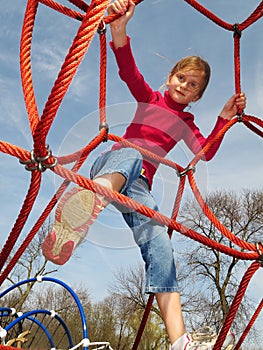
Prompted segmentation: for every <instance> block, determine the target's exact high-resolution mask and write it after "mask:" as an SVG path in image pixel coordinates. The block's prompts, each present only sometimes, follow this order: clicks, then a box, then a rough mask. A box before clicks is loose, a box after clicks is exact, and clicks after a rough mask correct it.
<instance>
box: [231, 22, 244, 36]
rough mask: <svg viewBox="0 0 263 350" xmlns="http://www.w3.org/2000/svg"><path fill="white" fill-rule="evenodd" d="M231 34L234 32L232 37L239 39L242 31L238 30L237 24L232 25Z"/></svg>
mask: <svg viewBox="0 0 263 350" xmlns="http://www.w3.org/2000/svg"><path fill="white" fill-rule="evenodd" d="M233 32H234V35H233V36H234V37H235V36H237V37H238V38H241V35H242V31H241V30H240V29H239V24H238V23H235V24H233Z"/></svg>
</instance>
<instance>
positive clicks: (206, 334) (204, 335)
mask: <svg viewBox="0 0 263 350" xmlns="http://www.w3.org/2000/svg"><path fill="white" fill-rule="evenodd" d="M191 338H192V339H193V341H197V342H200V343H202V342H205V341H209V342H211V341H213V340H215V339H217V335H216V333H214V331H213V330H212V328H211V327H209V326H205V327H201V328H199V329H197V330H196V331H194V332H192V333H191Z"/></svg>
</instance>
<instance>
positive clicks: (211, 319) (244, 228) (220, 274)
mask: <svg viewBox="0 0 263 350" xmlns="http://www.w3.org/2000/svg"><path fill="white" fill-rule="evenodd" d="M205 201H206V203H207V204H208V206H209V208H210V209H211V211H212V212H213V213H214V215H215V216H216V217H217V218H218V219H219V221H220V222H221V223H222V224H224V225H225V227H226V228H228V229H229V230H230V231H231V232H232V233H234V234H235V235H236V236H238V237H240V238H241V239H243V240H245V241H247V242H250V243H255V242H262V240H263V192H261V191H249V190H244V191H242V193H241V194H240V195H237V194H235V193H234V192H226V191H217V192H215V193H211V194H209V195H208V196H207V197H206V199H205ZM178 220H180V221H181V222H182V223H183V224H184V225H185V226H187V227H189V228H191V229H193V230H195V231H197V232H199V233H201V234H203V235H204V236H206V237H209V238H210V239H212V240H214V241H216V242H220V243H222V244H224V245H227V246H229V247H231V248H233V247H234V245H233V243H232V242H231V241H230V240H228V239H227V238H226V237H224V236H223V235H222V234H221V232H220V231H218V230H217V229H216V228H215V227H214V226H213V225H212V224H211V222H210V220H209V219H208V218H207V217H206V215H205V214H204V213H203V211H202V209H201V208H200V206H199V205H198V204H197V202H195V201H194V200H191V201H188V202H186V203H185V205H184V206H183V207H182V210H181V212H180V215H179V218H178ZM179 246H180V247H181V246H182V244H180V243H179ZM234 248H235V249H237V250H238V249H239V250H241V248H239V247H234ZM175 249H176V251H177V254H178V264H179V266H180V267H179V276H180V279H181V280H182V281H184V282H183V286H184V288H183V301H184V306H183V309H184V312H185V314H186V319H187V323H188V325H189V326H190V327H192V328H198V327H199V326H201V325H204V324H209V325H210V326H212V327H213V328H214V329H215V330H216V331H219V329H220V328H221V326H222V323H223V322H224V320H225V318H226V316H227V312H228V309H229V306H230V303H231V302H232V300H233V298H234V296H235V294H236V291H237V288H238V286H239V284H240V280H241V277H242V275H243V273H244V271H245V269H246V268H247V267H248V263H247V262H244V261H241V260H240V261H239V260H237V259H236V258H234V257H231V256H227V255H225V254H222V253H220V252H219V251H217V250H216V249H213V248H209V247H206V246H204V245H201V244H199V243H195V242H193V241H189V240H188V239H183V248H181V249H180V250H179V249H178V245H177V244H175ZM253 310H255V304H254V302H253V301H252V300H250V299H249V298H248V297H247V296H246V297H245V298H244V300H243V303H242V304H241V306H240V308H239V310H238V313H237V315H236V318H235V321H234V325H233V328H234V329H235V332H236V333H237V334H238V333H241V332H242V331H243V330H244V328H245V326H246V325H247V322H248V321H247V320H249V319H250V317H251V313H252V311H253ZM253 335H254V338H255V333H254V334H253ZM256 338H257V339H258V334H257V337H256Z"/></svg>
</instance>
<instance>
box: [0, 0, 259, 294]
mask: <svg viewBox="0 0 263 350" xmlns="http://www.w3.org/2000/svg"><path fill="white" fill-rule="evenodd" d="M60 2H61V3H63V4H65V5H67V6H69V7H70V6H71V7H72V8H74V7H73V6H72V5H70V4H69V3H68V1H60ZM200 3H201V4H203V5H204V6H205V7H207V8H209V9H210V10H211V11H213V12H214V13H215V14H216V15H217V16H219V17H221V18H222V19H224V20H225V21H227V22H229V23H238V22H242V21H243V20H244V19H245V18H247V17H248V15H249V14H250V13H251V12H252V11H253V10H254V9H255V8H256V6H257V5H258V4H259V0H258V1H255V0H250V1H245V0H231V1H229V0H222V1H220V2H219V1H216V0H209V1H208V0H206V1H204V0H202V1H200ZM25 6H26V1H24V0H22V1H21V0H12V1H3V0H1V13H0V18H1V32H0V95H1V109H0V122H1V128H0V139H1V140H3V141H7V142H10V143H13V144H16V145H18V146H20V147H23V148H25V149H27V150H31V148H32V138H31V133H30V128H29V125H28V120H27V114H26V111H25V106H24V101H23V94H22V89H21V80H20V67H19V40H20V35H21V28H22V23H23V16H24V11H25ZM79 25H80V23H79V22H78V21H75V20H73V19H71V18H68V17H65V16H63V15H62V14H59V13H57V12H55V11H53V10H51V9H49V8H47V7H45V6H44V5H42V4H39V8H38V13H37V17H36V25H35V28H34V35H33V45H32V71H33V82H34V87H35V95H36V100H37V103H38V110H39V113H40V114H41V113H42V110H43V107H44V105H45V103H46V100H47V97H48V95H49V93H50V90H51V88H52V86H53V83H54V81H55V79H56V77H57V74H58V72H59V70H60V67H61V65H62V63H63V61H64V57H65V55H66V53H67V51H68V49H69V47H70V44H71V42H72V40H73V38H74V36H75V34H76V32H77V30H78V28H79ZM262 25H263V23H262V20H259V21H258V22H256V23H255V24H253V25H252V26H251V27H249V28H248V29H246V30H245V31H244V33H243V35H242V40H241V85H242V90H243V91H245V92H246V95H247V109H246V114H248V115H253V116H257V117H259V118H262V115H263V103H262V94H263V80H262V75H263V60H262V57H263V44H262ZM128 33H129V35H130V36H131V43H132V48H133V51H134V55H135V58H136V61H137V64H138V66H139V68H140V70H141V72H142V73H143V74H144V76H145V79H146V80H147V81H148V82H149V83H150V85H151V86H152V87H153V88H154V89H159V87H160V86H161V85H162V84H163V83H164V82H165V81H166V77H167V75H168V74H169V70H170V68H171V66H172V65H173V64H174V63H175V62H176V61H177V60H178V59H180V58H181V57H183V56H187V55H196V54H197V55H200V56H202V57H204V58H205V59H206V60H207V61H208V62H209V63H210V65H211V68H212V77H211V82H210V84H209V87H208V89H207V91H206V93H205V94H204V97H203V98H202V100H201V101H199V102H198V103H196V104H195V105H192V106H191V112H192V113H193V114H194V115H195V119H196V123H197V124H198V125H199V127H200V129H201V131H202V133H203V134H204V135H207V134H208V133H209V131H210V130H211V128H212V127H213V125H214V123H215V120H216V117H217V115H218V114H219V113H220V111H221V109H222V107H223V105H224V103H225V102H226V101H227V100H228V98H229V97H230V96H231V95H232V94H233V93H234V72H233V35H232V32H228V31H226V30H224V29H222V28H220V27H218V26H217V25H216V24H214V23H213V22H211V21H210V20H208V19H207V18H206V17H204V16H203V15H201V14H199V13H198V12H197V11H196V10H194V9H193V8H192V7H190V6H189V5H188V4H187V3H186V2H185V1H183V0H176V1H175V0H165V1H164V0H157V1H147V0H145V1H144V2H142V3H141V4H140V5H138V6H137V7H136V11H135V15H134V17H133V18H132V19H131V21H130V23H129V24H128ZM107 39H108V40H109V39H110V33H109V30H108V32H107ZM98 40H99V38H98V36H97V35H96V36H95V37H94V39H93V41H92V43H91V46H90V48H89V50H88V52H87V55H86V56H85V59H84V60H83V62H82V64H81V66H80V68H79V70H78V72H77V74H76V76H75V78H74V80H73V82H72V84H71V86H70V88H69V90H68V92H67V94H66V96H65V98H64V100H63V103H62V105H61V108H60V109H59V111H58V113H57V116H56V119H55V121H54V123H53V125H52V128H51V130H50V133H49V135H48V140H47V141H48V143H49V145H50V146H51V149H52V151H53V154H54V155H65V154H68V153H71V152H73V151H75V150H77V149H79V148H80V147H82V146H84V145H85V144H86V143H87V142H88V141H89V140H91V139H92V138H93V137H94V136H95V135H96V134H97V132H98V126H99V119H98V112H97V109H98V91H99V87H98V82H99V80H98V79H99V64H98V57H99V45H98ZM107 71H108V75H107V87H108V88H107V106H108V108H107V116H108V117H107V118H108V123H109V125H110V132H111V133H115V134H118V135H121V134H122V132H123V130H124V129H125V127H126V126H127V124H128V123H129V121H130V120H131V118H132V115H133V111H134V108H135V104H134V101H133V99H132V97H131V95H130V93H129V92H128V90H127V88H126V87H125V86H124V85H123V83H122V82H121V81H120V79H119V78H118V75H117V69H116V63H115V60H114V57H113V54H112V52H111V51H110V49H109V47H108V68H107ZM109 146H110V145H109V144H103V145H102V146H101V147H100V148H99V150H97V151H95V152H93V153H92V154H91V156H90V158H89V159H88V161H87V164H85V166H84V167H83V169H81V171H80V173H81V174H83V175H85V176H88V174H89V168H90V165H91V164H92V161H93V160H94V159H95V157H96V156H97V155H98V154H99V153H100V152H101V151H102V150H103V149H105V148H106V147H109ZM262 151H263V147H262V139H260V137H258V136H257V135H255V134H253V133H252V132H251V131H250V130H248V129H247V128H246V127H245V126H244V125H243V124H236V125H235V126H234V127H233V128H232V129H231V130H230V131H229V132H228V133H227V135H226V136H225V138H224V141H223V144H222V146H221V148H220V150H219V152H218V153H217V155H216V156H215V157H214V159H213V160H212V161H210V162H209V163H200V164H198V167H197V172H196V179H197V183H198V185H199V186H200V189H201V192H202V194H203V195H205V193H206V192H207V191H213V190H216V189H229V190H235V191H240V190H241V189H243V188H249V189H262V184H263V180H262V172H263V162H262ZM168 157H169V159H173V160H174V161H175V162H176V163H179V164H181V165H182V166H186V165H187V164H188V162H189V160H190V159H191V158H192V155H191V154H190V152H189V151H188V150H187V149H186V147H185V146H184V145H183V144H179V145H178V146H177V148H176V149H175V150H174V151H172V152H171V153H170V154H169V156H168ZM0 162H1V171H0V181H1V187H0V194H1V199H2V200H1V216H0V232H1V237H0V243H1V245H2V244H4V242H5V240H6V238H7V237H8V234H9V232H10V230H11V228H12V226H13V224H14V222H15V219H16V217H17V215H18V213H19V210H20V208H21V205H22V203H23V200H24V198H25V194H26V192H27V189H28V185H29V179H30V174H29V173H28V172H27V171H25V170H24V168H23V167H22V166H21V165H20V164H19V162H18V160H17V159H15V158H13V157H11V156H8V155H4V154H0ZM60 183H61V179H59V178H58V177H56V176H54V175H53V173H52V172H50V171H47V172H45V173H44V174H43V182H42V186H41V191H40V194H39V197H38V201H37V203H36V205H35V207H34V210H33V212H32V214H31V216H30V219H29V223H28V225H27V227H26V228H25V230H24V231H23V233H22V236H23V235H24V236H25V235H26V233H27V230H28V229H29V228H31V226H32V223H34V222H35V220H36V218H38V216H39V215H40V214H41V212H42V210H43V209H44V207H45V205H46V204H47V203H48V201H49V200H50V198H51V196H52V194H53V193H54V192H55V190H56V188H57V187H58V186H59V184H60ZM177 185H178V180H177V178H176V177H175V176H174V174H172V173H170V171H169V170H167V169H164V168H160V171H159V173H158V174H157V177H156V180H155V183H154V187H153V194H154V195H155V196H156V197H157V200H158V202H159V203H160V208H161V210H162V212H163V213H165V214H167V215H170V212H171V205H172V204H171V203H172V201H173V198H174V194H175V191H176V189H177ZM190 195H191V192H190V190H189V188H186V191H185V198H186V197H187V196H190ZM52 215H53V213H52ZM24 236H23V237H24ZM178 239H179V238H178ZM140 261H141V258H140V254H139V252H138V249H137V247H136V246H135V245H134V242H133V239H132V236H131V233H130V231H129V230H128V229H127V228H126V227H125V226H124V224H123V223H122V219H121V217H120V216H119V214H118V213H117V212H116V210H114V209H113V208H112V207H108V208H107V209H106V210H105V211H104V212H103V214H102V215H101V217H100V218H99V219H98V221H97V222H96V223H95V224H94V226H93V227H92V228H91V230H90V233H89V235H88V239H87V241H86V242H85V244H83V245H82V246H81V247H80V248H79V249H78V250H77V252H76V256H74V257H73V258H72V260H71V261H70V263H68V264H66V265H65V266H63V267H61V268H60V269H59V272H58V273H57V275H56V276H57V277H58V278H61V279H63V280H64V281H65V282H67V283H69V284H70V285H74V284H79V283H81V284H83V285H85V286H87V287H88V288H89V289H90V291H91V294H92V296H93V298H94V300H99V299H101V298H103V297H104V296H105V295H106V293H107V289H108V287H109V283H110V282H111V280H112V275H113V274H114V273H116V271H117V270H118V269H119V268H122V267H125V266H127V267H128V266H131V265H134V264H137V263H139V262H140ZM257 276H258V277H255V279H254V280H253V282H252V286H253V287H255V289H257V290H258V289H259V288H261V290H262V288H263V282H262V281H263V279H262V273H261V275H260V273H259V274H258V275H257ZM253 289H254V288H253Z"/></svg>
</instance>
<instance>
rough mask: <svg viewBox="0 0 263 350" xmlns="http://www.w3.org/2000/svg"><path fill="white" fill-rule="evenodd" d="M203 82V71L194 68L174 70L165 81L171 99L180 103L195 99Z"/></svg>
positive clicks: (197, 97) (187, 102)
mask: <svg viewBox="0 0 263 350" xmlns="http://www.w3.org/2000/svg"><path fill="white" fill-rule="evenodd" d="M203 84H204V72H202V71H199V70H194V69H192V70H184V71H179V72H176V73H175V74H173V75H170V76H169V77H168V80H167V82H166V86H167V88H168V92H169V94H170V96H171V97H172V99H173V100H174V101H175V102H177V103H182V104H189V103H190V102H195V101H197V100H198V99H199V98H200V90H201V87H202V85H203Z"/></svg>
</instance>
